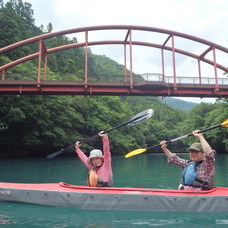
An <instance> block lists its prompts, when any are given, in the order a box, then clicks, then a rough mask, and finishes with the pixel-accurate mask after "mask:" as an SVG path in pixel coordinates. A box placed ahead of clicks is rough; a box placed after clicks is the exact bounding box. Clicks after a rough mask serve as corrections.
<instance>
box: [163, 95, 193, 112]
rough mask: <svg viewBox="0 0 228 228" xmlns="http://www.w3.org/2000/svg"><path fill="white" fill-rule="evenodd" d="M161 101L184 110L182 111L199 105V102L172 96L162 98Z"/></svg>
mask: <svg viewBox="0 0 228 228" xmlns="http://www.w3.org/2000/svg"><path fill="white" fill-rule="evenodd" d="M161 101H162V102H163V103H165V104H167V105H169V106H170V107H173V108H175V109H178V110H182V111H189V110H190V109H192V108H193V107H194V106H196V105H197V103H194V102H189V101H183V100H180V99H177V98H172V97H165V98H161Z"/></svg>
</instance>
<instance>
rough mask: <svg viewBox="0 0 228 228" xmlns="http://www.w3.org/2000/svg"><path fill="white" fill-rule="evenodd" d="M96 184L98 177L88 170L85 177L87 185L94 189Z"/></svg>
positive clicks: (94, 171) (91, 170)
mask: <svg viewBox="0 0 228 228" xmlns="http://www.w3.org/2000/svg"><path fill="white" fill-rule="evenodd" d="M97 183H98V175H97V172H96V170H94V169H90V170H89V171H88V176H87V185H88V186H90V187H96V186H97Z"/></svg>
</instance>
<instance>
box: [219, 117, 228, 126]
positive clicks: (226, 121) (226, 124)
mask: <svg viewBox="0 0 228 228" xmlns="http://www.w3.org/2000/svg"><path fill="white" fill-rule="evenodd" d="M221 125H222V126H223V127H228V119H226V120H225V121H224V122H222V123H221Z"/></svg>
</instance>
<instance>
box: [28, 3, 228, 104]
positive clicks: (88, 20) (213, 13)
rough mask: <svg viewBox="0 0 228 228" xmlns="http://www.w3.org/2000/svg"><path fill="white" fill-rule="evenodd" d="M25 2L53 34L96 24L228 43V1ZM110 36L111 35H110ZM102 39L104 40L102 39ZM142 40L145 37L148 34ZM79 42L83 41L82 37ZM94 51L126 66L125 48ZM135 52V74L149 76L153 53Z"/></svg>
mask: <svg viewBox="0 0 228 228" xmlns="http://www.w3.org/2000/svg"><path fill="white" fill-rule="evenodd" d="M26 2H30V3H31V4H32V9H33V10H34V18H35V24H36V25H37V26H40V25H41V24H42V25H43V26H44V28H46V27H47V25H48V23H49V22H51V23H52V26H53V31H60V30H65V29H71V28H78V27H88V26H97V25H137V26H148V27H157V28H162V29H168V30H173V31H176V32H180V33H186V34H189V35H192V36H196V37H199V38H202V39H205V40H209V41H211V42H214V43H217V44H219V45H221V46H224V47H227V44H228V1H227V0H218V1H215V0H159V1H158V0H156V1H154V0H140V1H133V0H115V1H108V0H50V1H47V0H26ZM109 35H110V36H112V34H111V33H110V34H109ZM144 35H145V34H144ZM98 36H99V35H98ZM101 36H102V35H101ZM103 36H104V35H103ZM113 37H114V34H113ZM124 37H125V36H124ZM99 38H100V39H101V40H104V38H102V37H99ZM143 38H146V35H145V37H142V39H143ZM77 39H78V41H80V37H77ZM99 46H100V45H99ZM102 46H103V45H102ZM188 48H189V49H191V50H192V49H194V48H195V49H197V48H199V47H197V46H194V45H193V46H191V45H189V47H188ZM91 49H92V52H93V53H94V54H100V55H103V54H104V55H106V56H108V57H110V58H112V59H113V60H115V61H117V62H119V63H120V64H123V62H121V61H122V60H121V58H122V57H120V56H122V55H123V54H122V49H121V50H120V49H118V48H114V47H112V48H111V47H110V46H109V47H106V48H104V46H103V47H96V48H94V49H93V48H91ZM133 51H134V50H133ZM196 51H197V50H196ZM119 52H121V55H120V53H119ZM135 53H137V54H135V55H136V56H137V57H135V59H133V72H135V73H150V72H151V71H150V65H151V64H149V63H150V62H149V61H151V59H150V55H151V53H150V51H148V50H146V49H141V50H136V49H135ZM221 58H222V57H221ZM226 62H227V60H226ZM136 63H138V64H136ZM178 64H179V66H180V69H181V70H183V71H184V72H186V75H187V74H188V73H189V74H191V70H192V69H191V65H187V61H186V60H184V59H181V60H180V62H179V63H178ZM134 67H135V68H134ZM179 99H184V100H190V101H193V102H197V103H200V102H201V101H203V102H214V101H215V99H213V98H207V99H206V98H204V99H200V98H179Z"/></svg>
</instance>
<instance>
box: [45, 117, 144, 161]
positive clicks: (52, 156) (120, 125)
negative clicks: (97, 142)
mask: <svg viewBox="0 0 228 228" xmlns="http://www.w3.org/2000/svg"><path fill="white" fill-rule="evenodd" d="M146 117H148V113H145V114H143V115H139V114H138V115H137V116H135V117H133V118H132V119H130V120H128V121H126V122H124V123H122V124H119V125H117V126H115V127H113V128H110V129H108V130H106V131H103V134H105V133H108V132H110V131H113V130H115V129H117V128H120V127H123V126H126V125H128V124H130V123H134V122H136V121H137V120H138V121H139V120H140V119H142V118H146ZM98 136H99V134H96V135H94V136H91V137H89V138H87V139H84V140H82V141H80V143H81V144H82V143H85V142H88V141H90V140H92V139H95V138H97V137H98ZM74 146H75V145H74V144H73V145H71V146H68V147H67V148H65V149H61V150H59V151H57V152H54V153H52V154H50V155H48V156H47V158H54V157H56V156H58V155H60V154H63V153H65V152H66V151H68V150H69V149H71V148H73V147H74Z"/></svg>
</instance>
